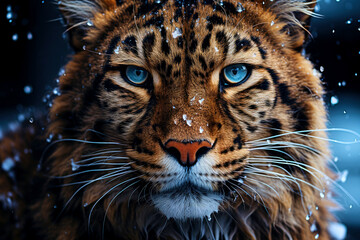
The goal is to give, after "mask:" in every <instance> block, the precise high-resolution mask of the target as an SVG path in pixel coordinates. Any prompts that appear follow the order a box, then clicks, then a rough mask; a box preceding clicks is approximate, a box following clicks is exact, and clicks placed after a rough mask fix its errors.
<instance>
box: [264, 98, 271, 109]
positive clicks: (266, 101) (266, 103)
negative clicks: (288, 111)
mask: <svg viewBox="0 0 360 240" xmlns="http://www.w3.org/2000/svg"><path fill="white" fill-rule="evenodd" d="M265 106H267V107H270V106H271V102H270V100H269V99H266V100H265Z"/></svg>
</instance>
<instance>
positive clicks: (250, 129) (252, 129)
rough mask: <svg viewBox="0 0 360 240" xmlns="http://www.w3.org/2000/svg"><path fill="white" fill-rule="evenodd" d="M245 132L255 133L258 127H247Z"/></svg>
mask: <svg viewBox="0 0 360 240" xmlns="http://www.w3.org/2000/svg"><path fill="white" fill-rule="evenodd" d="M246 129H247V130H249V131H250V132H252V133H253V132H255V131H256V130H257V129H258V127H257V126H250V125H249V126H247V128H246Z"/></svg>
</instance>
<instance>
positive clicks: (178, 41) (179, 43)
mask: <svg viewBox="0 0 360 240" xmlns="http://www.w3.org/2000/svg"><path fill="white" fill-rule="evenodd" d="M177 45H178V47H179V48H183V46H184V40H183V38H182V37H178V40H177Z"/></svg>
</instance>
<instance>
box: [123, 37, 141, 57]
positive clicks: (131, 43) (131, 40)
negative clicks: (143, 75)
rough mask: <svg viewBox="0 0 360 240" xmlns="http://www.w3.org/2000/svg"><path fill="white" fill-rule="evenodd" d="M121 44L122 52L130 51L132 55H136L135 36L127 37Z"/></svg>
mask: <svg viewBox="0 0 360 240" xmlns="http://www.w3.org/2000/svg"><path fill="white" fill-rule="evenodd" d="M122 43H123V44H124V45H125V47H124V50H125V51H126V52H129V51H131V52H132V53H134V54H135V55H138V49H137V46H136V38H135V36H132V35H131V36H128V37H126V38H125V40H124V41H122Z"/></svg>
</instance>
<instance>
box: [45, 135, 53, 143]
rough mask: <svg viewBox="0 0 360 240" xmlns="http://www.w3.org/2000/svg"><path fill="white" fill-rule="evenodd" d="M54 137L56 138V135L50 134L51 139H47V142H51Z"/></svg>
mask: <svg viewBox="0 0 360 240" xmlns="http://www.w3.org/2000/svg"><path fill="white" fill-rule="evenodd" d="M53 137H54V134H52V133H50V134H49V137H48V138H47V139H46V142H48V143H49V142H51V140H52V139H53Z"/></svg>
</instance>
